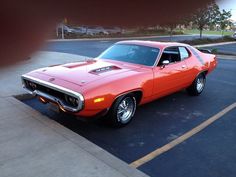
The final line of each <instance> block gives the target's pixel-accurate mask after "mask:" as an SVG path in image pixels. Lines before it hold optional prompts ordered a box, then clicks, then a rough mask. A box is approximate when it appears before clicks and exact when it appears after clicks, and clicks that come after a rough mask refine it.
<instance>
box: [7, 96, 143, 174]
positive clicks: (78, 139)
mask: <svg viewBox="0 0 236 177" xmlns="http://www.w3.org/2000/svg"><path fill="white" fill-rule="evenodd" d="M20 98H21V99H27V98H28V99H29V98H32V96H31V95H29V94H22V95H20ZM8 101H10V102H12V103H13V104H15V105H18V107H21V108H23V109H24V111H26V112H27V113H28V114H30V115H32V116H33V118H35V119H37V120H38V121H40V122H42V123H43V124H44V125H45V126H47V127H48V128H50V129H52V130H53V131H55V132H56V133H57V134H59V135H61V136H63V137H64V138H66V139H68V140H69V141H71V142H72V143H74V144H76V145H77V146H79V147H80V148H81V149H83V150H84V151H85V152H87V153H89V154H91V155H92V156H94V157H95V158H96V159H98V160H100V161H102V162H103V163H105V164H106V165H108V166H110V167H111V168H112V169H115V170H116V171H118V172H119V173H120V174H122V175H124V176H126V177H148V176H147V175H146V174H144V173H143V172H141V171H139V170H137V169H135V168H132V167H130V166H129V165H128V164H127V163H125V162H124V161H122V160H120V159H118V158H117V157H115V156H114V155H112V154H110V153H109V152H107V151H105V150H104V149H102V148H100V147H99V146H97V145H96V144H94V143H92V142H90V141H88V140H87V139H85V138H84V137H82V136H80V135H78V134H77V133H74V132H73V131H71V130H69V129H68V128H65V127H64V126H62V125H61V124H59V123H57V122H55V121H54V120H51V119H50V118H48V117H46V116H44V115H41V113H38V112H37V111H36V110H34V109H33V108H31V107H29V106H28V105H25V104H24V103H22V102H21V101H19V100H17V99H15V98H13V97H10V98H8Z"/></svg>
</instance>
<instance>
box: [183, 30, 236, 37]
mask: <svg viewBox="0 0 236 177" xmlns="http://www.w3.org/2000/svg"><path fill="white" fill-rule="evenodd" d="M184 33H185V34H200V31H199V30H197V29H192V30H184ZM202 34H212V35H221V31H208V30H203V32H202ZM224 35H225V36H232V35H233V32H232V31H225V32H224Z"/></svg>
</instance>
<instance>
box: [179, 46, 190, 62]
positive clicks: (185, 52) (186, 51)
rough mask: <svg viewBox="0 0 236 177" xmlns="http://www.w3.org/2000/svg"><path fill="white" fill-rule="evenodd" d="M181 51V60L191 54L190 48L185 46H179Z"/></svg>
mask: <svg viewBox="0 0 236 177" xmlns="http://www.w3.org/2000/svg"><path fill="white" fill-rule="evenodd" d="M179 53H180V58H181V60H184V59H185V58H188V57H189V56H190V54H189V52H188V50H187V49H186V48H185V47H179Z"/></svg>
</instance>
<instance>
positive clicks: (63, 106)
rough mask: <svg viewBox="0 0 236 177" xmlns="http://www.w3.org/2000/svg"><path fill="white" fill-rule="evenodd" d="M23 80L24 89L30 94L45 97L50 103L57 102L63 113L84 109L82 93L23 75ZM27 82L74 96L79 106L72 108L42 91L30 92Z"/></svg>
mask: <svg viewBox="0 0 236 177" xmlns="http://www.w3.org/2000/svg"><path fill="white" fill-rule="evenodd" d="M21 79H22V85H23V88H24V89H25V90H26V91H27V92H28V93H29V94H31V95H33V96H41V97H43V98H45V99H47V100H49V101H52V102H55V103H57V104H58V106H59V107H60V109H62V110H63V111H69V112H79V111H80V110H82V109H83V107H84V97H83V95H82V94H80V93H77V92H75V91H72V90H70V89H67V88H64V87H61V86H58V85H55V84H53V83H50V82H46V81H43V80H40V79H37V78H34V77H30V76H26V75H22V76H21ZM26 81H29V82H33V83H35V84H38V85H41V86H44V87H47V88H50V89H52V90H55V91H57V92H60V93H63V94H65V95H68V96H72V97H74V98H76V99H77V100H78V106H76V107H72V106H69V105H66V104H65V102H64V101H63V100H62V99H60V98H57V97H55V96H53V95H50V94H48V93H45V92H42V91H40V90H37V88H36V89H35V90H30V89H29V88H27V87H26V84H25V82H26Z"/></svg>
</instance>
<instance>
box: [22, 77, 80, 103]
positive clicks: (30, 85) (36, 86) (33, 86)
mask: <svg viewBox="0 0 236 177" xmlns="http://www.w3.org/2000/svg"><path fill="white" fill-rule="evenodd" d="M23 82H24V85H25V87H26V89H28V90H30V91H31V92H33V91H35V90H38V91H41V92H43V93H45V94H48V95H50V96H53V97H55V98H57V99H59V100H61V101H62V102H63V103H64V104H65V105H67V106H70V107H77V106H78V104H77V103H71V102H70V101H69V99H67V98H68V97H72V96H70V95H67V94H65V93H62V92H60V91H57V90H54V89H51V88H48V87H45V86H43V85H41V84H38V83H36V82H32V81H29V80H26V79H23ZM72 98H74V99H77V98H75V97H72ZM77 100H78V99H77Z"/></svg>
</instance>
